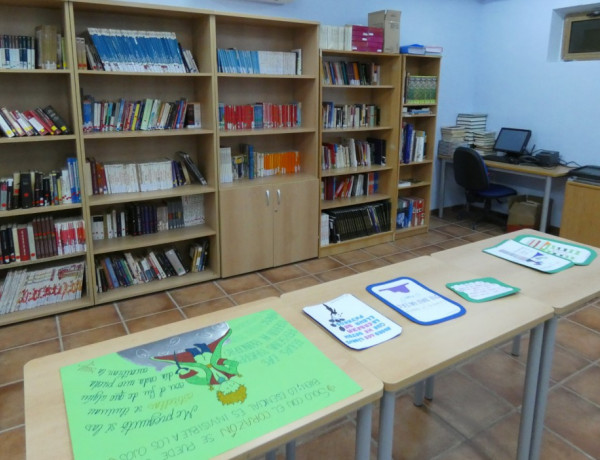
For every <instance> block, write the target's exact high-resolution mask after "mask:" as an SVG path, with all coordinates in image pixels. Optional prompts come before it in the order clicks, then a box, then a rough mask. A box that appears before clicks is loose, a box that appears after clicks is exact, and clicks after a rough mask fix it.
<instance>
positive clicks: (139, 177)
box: [86, 158, 207, 195]
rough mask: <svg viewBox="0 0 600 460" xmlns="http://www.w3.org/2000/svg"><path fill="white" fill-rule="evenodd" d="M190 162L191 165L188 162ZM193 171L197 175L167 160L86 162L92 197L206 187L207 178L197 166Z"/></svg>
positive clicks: (186, 165)
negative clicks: (184, 187)
mask: <svg viewBox="0 0 600 460" xmlns="http://www.w3.org/2000/svg"><path fill="white" fill-rule="evenodd" d="M189 161H190V163H192V164H194V163H193V162H192V160H191V159H189ZM194 165H195V164H194ZM196 171H197V173H198V175H196V173H192V172H190V167H189V166H188V163H186V161H178V160H169V159H165V160H158V161H150V162H145V163H102V162H100V161H96V160H95V159H93V158H92V159H88V160H86V175H87V174H88V173H89V179H90V181H91V191H92V194H93V195H110V194H115V193H135V192H151V191H156V190H168V189H171V188H175V187H180V186H183V185H189V184H191V183H192V182H199V183H201V184H203V185H206V184H207V182H206V179H204V176H203V175H202V174H201V173H200V171H199V170H197V167H196Z"/></svg>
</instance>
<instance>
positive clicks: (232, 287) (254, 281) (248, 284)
mask: <svg viewBox="0 0 600 460" xmlns="http://www.w3.org/2000/svg"><path fill="white" fill-rule="evenodd" d="M215 282H216V283H217V284H218V285H219V286H221V288H222V289H223V290H224V291H225V292H226V293H227V294H236V293H238V292H242V291H247V290H249V289H254V288H257V287H262V286H265V285H267V284H268V283H267V281H265V279H264V278H262V277H260V276H258V275H257V274H256V273H250V274H247V275H240V276H234V277H233V278H225V279H220V280H217V281H215Z"/></svg>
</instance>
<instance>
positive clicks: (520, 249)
mask: <svg viewBox="0 0 600 460" xmlns="http://www.w3.org/2000/svg"><path fill="white" fill-rule="evenodd" d="M483 252H487V253H488V254H491V255H493V256H496V257H500V258H502V259H505V260H508V261H510V262H514V263H516V264H519V265H524V266H525V267H529V268H533V269H535V270H539V271H541V272H545V273H556V272H560V271H562V270H564V269H566V268H569V267H572V266H573V262H571V261H570V260H568V259H563V258H562V257H557V256H555V255H552V254H550V253H548V252H543V251H541V250H539V249H536V248H532V247H530V246H528V245H526V244H523V243H519V242H518V241H515V240H505V241H503V242H502V243H500V244H497V245H496V246H492V247H491V248H486V249H484V250H483Z"/></svg>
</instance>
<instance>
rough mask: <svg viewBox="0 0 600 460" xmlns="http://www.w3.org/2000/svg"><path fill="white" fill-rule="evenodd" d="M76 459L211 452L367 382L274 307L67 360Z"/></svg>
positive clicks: (186, 455)
mask: <svg viewBox="0 0 600 460" xmlns="http://www.w3.org/2000/svg"><path fill="white" fill-rule="evenodd" d="M61 378H62V382H63V390H64V395H65V403H66V408H67V416H68V421H69V430H70V433H71V441H72V445H73V452H74V457H75V459H84V460H93V459H106V460H110V459H121V458H127V459H129V458H136V459H143V460H147V459H167V458H177V459H194V460H197V459H203V458H211V457H213V456H215V455H218V454H220V453H223V452H226V451H227V450H230V449H232V448H233V447H236V446H239V445H242V444H244V443H246V442H248V441H250V440H252V439H255V438H257V437H259V436H262V435H264V434H267V433H269V432H271V431H273V430H275V429H277V428H279V427H281V426H284V425H286V424H288V423H290V422H293V421H295V420H298V419H300V418H302V417H304V416H306V415H309V414H311V413H313V412H315V411H318V410H320V409H322V408H324V407H327V406H329V405H331V404H333V403H335V402H338V401H340V400H343V399H345V398H347V397H348V396H351V395H353V394H355V393H357V392H359V391H360V390H361V388H360V387H359V386H358V385H357V384H356V383H355V382H354V381H353V380H352V379H351V378H350V377H348V376H347V375H346V374H345V373H344V372H343V371H342V370H341V369H339V368H338V367H337V366H336V365H335V364H333V363H332V362H331V361H330V360H329V359H328V358H327V357H326V356H325V355H324V354H323V353H321V351H319V349H317V347H315V346H314V345H313V344H312V343H311V342H309V341H308V340H307V339H306V338H305V337H304V336H303V335H302V334H300V333H299V332H298V331H297V330H296V329H295V328H294V327H293V326H291V325H290V324H289V323H288V322H287V321H286V320H285V319H283V318H282V317H281V316H280V315H279V314H278V313H276V312H275V311H273V310H265V311H262V312H258V313H254V314H251V315H248V316H245V317H241V318H236V319H233V320H231V321H228V322H226V323H219V324H215V325H212V326H209V327H206V328H202V329H198V330H195V331H191V332H187V333H182V334H180V335H176V336H172V337H167V338H164V339H162V340H158V341H156V342H152V343H147V344H144V345H140V346H136V347H133V348H130V349H127V350H123V351H121V352H118V353H111V354H107V355H104V356H100V357H98V358H95V359H91V360H88V361H83V362H80V363H77V364H73V365H70V366H66V367H63V368H62V369H61Z"/></svg>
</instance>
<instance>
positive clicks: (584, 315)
mask: <svg viewBox="0 0 600 460" xmlns="http://www.w3.org/2000/svg"><path fill="white" fill-rule="evenodd" d="M568 318H569V319H570V320H571V321H574V322H576V323H578V324H581V325H582V326H585V327H587V328H590V329H592V330H594V331H596V332H600V308H598V307H595V306H589V307H584V308H581V309H579V310H577V311H576V312H575V313H573V314H571V315H569V316H568Z"/></svg>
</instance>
